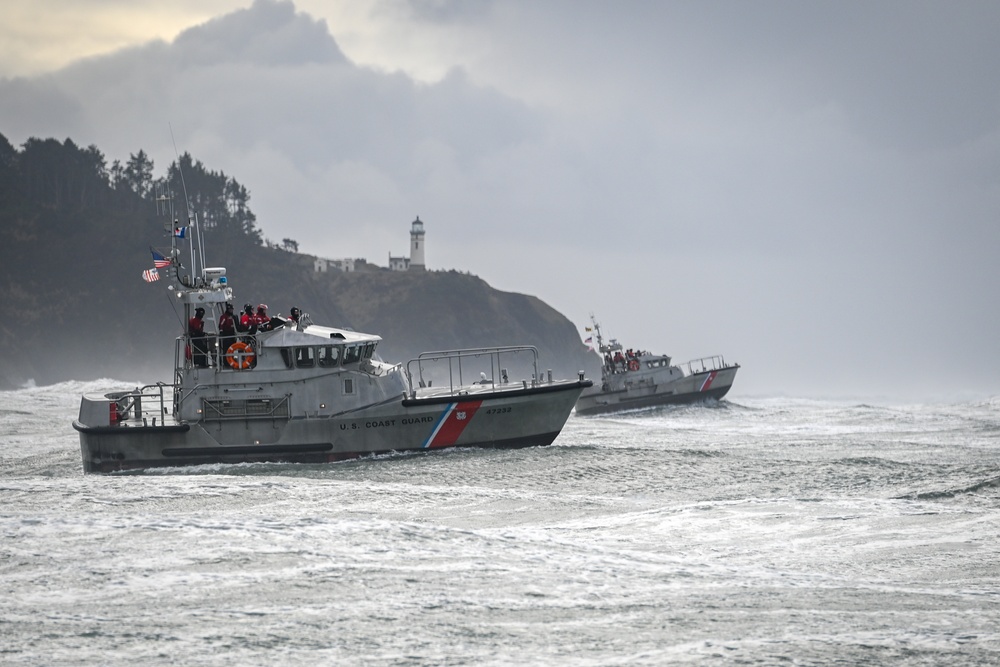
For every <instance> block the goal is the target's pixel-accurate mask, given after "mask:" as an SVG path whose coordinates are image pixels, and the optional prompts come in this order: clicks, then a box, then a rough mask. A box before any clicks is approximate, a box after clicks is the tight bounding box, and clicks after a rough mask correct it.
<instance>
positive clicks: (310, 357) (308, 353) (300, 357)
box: [295, 347, 316, 368]
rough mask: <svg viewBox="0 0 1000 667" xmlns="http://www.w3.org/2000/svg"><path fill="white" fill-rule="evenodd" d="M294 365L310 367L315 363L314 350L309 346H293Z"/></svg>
mask: <svg viewBox="0 0 1000 667" xmlns="http://www.w3.org/2000/svg"><path fill="white" fill-rule="evenodd" d="M295 365H296V366H298V367H299V368H312V367H313V366H315V365H316V352H315V350H313V348H311V347H297V348H295Z"/></svg>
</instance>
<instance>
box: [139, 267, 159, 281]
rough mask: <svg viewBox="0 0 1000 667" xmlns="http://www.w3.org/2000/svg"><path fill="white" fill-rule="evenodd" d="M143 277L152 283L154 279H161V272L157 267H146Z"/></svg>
mask: <svg viewBox="0 0 1000 667" xmlns="http://www.w3.org/2000/svg"><path fill="white" fill-rule="evenodd" d="M142 279H143V280H145V281H146V282H147V283H151V282H153V281H154V280H159V279H160V272H159V271H157V270H156V269H146V270H145V271H143V272H142Z"/></svg>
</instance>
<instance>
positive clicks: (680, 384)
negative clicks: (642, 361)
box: [576, 366, 739, 416]
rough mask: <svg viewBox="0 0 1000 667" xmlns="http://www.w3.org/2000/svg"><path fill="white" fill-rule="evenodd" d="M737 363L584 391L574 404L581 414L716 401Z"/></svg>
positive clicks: (728, 385) (726, 390) (730, 382)
mask: <svg viewBox="0 0 1000 667" xmlns="http://www.w3.org/2000/svg"><path fill="white" fill-rule="evenodd" d="M738 369H739V366H731V367H727V368H723V369H720V370H713V371H705V372H701V373H695V374H693V375H689V376H685V377H684V378H682V379H680V380H676V381H673V382H667V383H664V384H658V385H657V384H638V383H637V384H636V385H619V386H618V387H616V388H612V389H610V390H602V389H600V388H597V389H595V390H594V391H592V392H586V393H584V394H583V395H582V396H580V399H579V400H578V401H577V404H576V414H577V415H580V416H591V415H602V414H610V413H613V412H621V411H624V410H639V409H642V408H652V407H657V406H661V405H682V404H690V403H698V402H700V401H706V400H710V399H715V400H718V399H720V398H722V397H723V396H725V395H726V394H727V393H729V390H730V389H731V388H732V386H733V381H734V380H735V379H736V371H737V370H738Z"/></svg>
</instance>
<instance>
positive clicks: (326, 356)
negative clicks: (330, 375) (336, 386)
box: [317, 345, 340, 368]
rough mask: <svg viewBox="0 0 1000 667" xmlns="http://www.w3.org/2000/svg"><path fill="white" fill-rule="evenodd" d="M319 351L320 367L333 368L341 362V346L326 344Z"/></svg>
mask: <svg viewBox="0 0 1000 667" xmlns="http://www.w3.org/2000/svg"><path fill="white" fill-rule="evenodd" d="M317 352H318V353H319V367H320V368H333V367H334V366H336V365H337V364H339V363H340V347H339V346H337V345H324V346H323V347H321V348H319V349H318V350H317Z"/></svg>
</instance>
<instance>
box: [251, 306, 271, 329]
mask: <svg viewBox="0 0 1000 667" xmlns="http://www.w3.org/2000/svg"><path fill="white" fill-rule="evenodd" d="M253 323H254V324H256V325H257V329H258V330H259V331H270V330H271V318H270V317H268V316H267V304H266V303H262V304H260V305H259V306H257V313H256V314H255V315H254V316H253Z"/></svg>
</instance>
